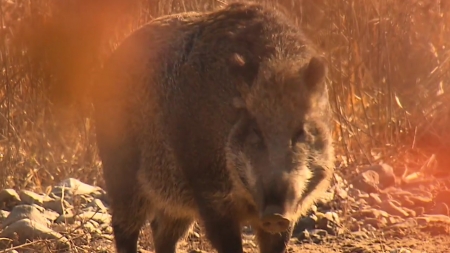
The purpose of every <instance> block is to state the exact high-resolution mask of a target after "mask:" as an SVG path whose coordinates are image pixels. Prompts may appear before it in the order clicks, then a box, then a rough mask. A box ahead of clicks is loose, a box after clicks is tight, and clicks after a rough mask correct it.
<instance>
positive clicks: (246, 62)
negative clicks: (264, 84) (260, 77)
mask: <svg viewBox="0 0 450 253" xmlns="http://www.w3.org/2000/svg"><path fill="white" fill-rule="evenodd" d="M229 64H230V74H231V75H233V76H235V77H236V78H238V79H241V80H242V81H243V82H244V83H245V84H246V85H247V86H248V87H250V86H251V85H252V84H253V81H254V80H255V78H256V75H257V74H258V69H259V64H258V63H257V62H256V61H254V60H252V59H250V58H246V57H244V56H243V55H242V54H238V53H234V54H232V55H231V57H230V58H229Z"/></svg>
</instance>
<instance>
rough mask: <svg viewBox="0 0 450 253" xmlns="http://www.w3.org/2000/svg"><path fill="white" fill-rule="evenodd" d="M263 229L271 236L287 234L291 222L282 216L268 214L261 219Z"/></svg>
mask: <svg viewBox="0 0 450 253" xmlns="http://www.w3.org/2000/svg"><path fill="white" fill-rule="evenodd" d="M261 226H262V229H263V230H265V231H266V232H268V233H271V234H277V233H282V232H286V231H287V230H288V229H289V226H290V221H289V220H288V219H286V218H285V217H283V215H281V214H276V213H272V214H267V215H264V217H262V219H261Z"/></svg>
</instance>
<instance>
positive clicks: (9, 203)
mask: <svg viewBox="0 0 450 253" xmlns="http://www.w3.org/2000/svg"><path fill="white" fill-rule="evenodd" d="M20 201H21V200H20V197H19V194H18V193H17V192H16V190H14V189H3V190H1V191H0V209H7V210H11V209H12V208H13V207H14V206H16V205H17V204H19V203H20Z"/></svg>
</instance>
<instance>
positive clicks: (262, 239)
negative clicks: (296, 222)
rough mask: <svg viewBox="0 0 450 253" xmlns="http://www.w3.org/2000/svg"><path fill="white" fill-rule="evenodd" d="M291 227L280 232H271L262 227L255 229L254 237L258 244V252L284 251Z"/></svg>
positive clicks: (281, 252) (278, 252)
mask: <svg viewBox="0 0 450 253" xmlns="http://www.w3.org/2000/svg"><path fill="white" fill-rule="evenodd" d="M292 227H293V226H292V225H291V227H290V228H289V229H288V230H287V231H285V232H282V233H276V234H271V233H268V232H266V231H264V230H263V229H260V228H257V229H256V239H257V241H258V245H259V252H260V253H284V252H286V246H287V245H288V243H289V240H290V239H291V236H292Z"/></svg>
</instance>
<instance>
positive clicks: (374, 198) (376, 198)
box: [368, 193, 382, 205]
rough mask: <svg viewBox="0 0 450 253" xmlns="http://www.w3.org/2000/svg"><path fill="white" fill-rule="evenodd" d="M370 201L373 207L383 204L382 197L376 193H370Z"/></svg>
mask: <svg viewBox="0 0 450 253" xmlns="http://www.w3.org/2000/svg"><path fill="white" fill-rule="evenodd" d="M368 200H369V203H370V204H371V205H381V203H382V201H381V198H380V196H379V195H378V194H376V193H370V194H369V198H368Z"/></svg>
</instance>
